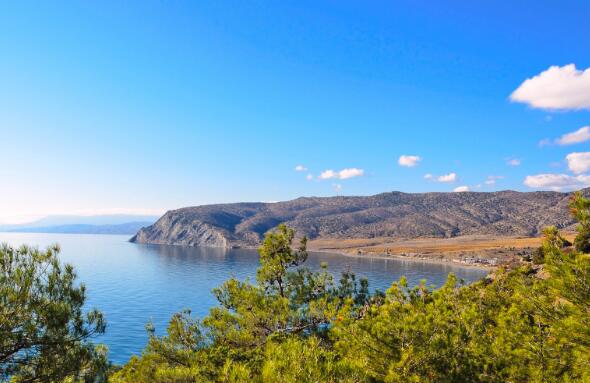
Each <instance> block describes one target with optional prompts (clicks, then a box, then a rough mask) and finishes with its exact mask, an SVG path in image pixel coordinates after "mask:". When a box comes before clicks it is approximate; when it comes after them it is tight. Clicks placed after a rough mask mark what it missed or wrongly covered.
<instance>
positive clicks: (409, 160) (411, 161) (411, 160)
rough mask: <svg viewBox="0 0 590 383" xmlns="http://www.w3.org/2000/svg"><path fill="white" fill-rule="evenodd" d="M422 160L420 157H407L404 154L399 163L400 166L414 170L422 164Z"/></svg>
mask: <svg viewBox="0 0 590 383" xmlns="http://www.w3.org/2000/svg"><path fill="white" fill-rule="evenodd" d="M421 160H422V158H421V157H420V156H407V155H405V154H404V155H401V156H400V157H399V160H398V161H397V163H398V164H399V166H405V167H408V168H413V167H414V166H416V165H418V162H420V161H421Z"/></svg>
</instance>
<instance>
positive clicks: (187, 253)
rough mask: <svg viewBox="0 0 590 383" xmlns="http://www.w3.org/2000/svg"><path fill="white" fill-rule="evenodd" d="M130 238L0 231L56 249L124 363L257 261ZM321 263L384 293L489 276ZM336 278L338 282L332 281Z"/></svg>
mask: <svg viewBox="0 0 590 383" xmlns="http://www.w3.org/2000/svg"><path fill="white" fill-rule="evenodd" d="M128 238H129V237H128V236H120V235H79V234H78V235H76V234H37V233H0V242H7V243H9V244H11V245H15V246H17V245H21V244H29V245H35V246H39V247H41V248H43V247H46V246H48V245H50V244H53V243H59V244H60V245H61V247H62V252H61V259H62V260H63V261H65V262H68V263H71V264H73V265H74V266H75V267H76V270H77V271H78V275H79V279H80V281H82V282H84V283H85V284H86V287H87V291H88V294H87V295H88V304H89V307H97V308H99V309H100V310H101V311H102V312H103V313H104V314H105V316H106V319H107V321H108V327H107V333H106V334H105V335H104V336H101V337H100V338H98V339H96V342H102V343H105V344H107V345H108V346H109V349H110V357H111V359H112V360H113V361H114V362H115V363H124V362H126V361H127V360H128V359H129V357H130V356H131V355H132V354H139V353H141V350H142V349H143V347H144V346H145V344H146V341H147V335H146V332H145V324H146V323H147V322H148V321H150V320H152V321H153V323H154V324H155V326H156V331H157V332H158V333H163V332H164V330H165V328H166V325H167V322H168V320H169V319H170V317H171V315H172V314H173V313H175V312H178V311H180V310H182V309H185V308H190V309H191V310H192V311H193V313H194V314H195V315H198V316H204V315H206V314H207V312H208V310H209V308H210V307H211V306H213V305H215V303H216V302H215V300H214V298H213V296H212V294H211V289H213V288H214V287H216V286H219V285H220V284H221V283H222V282H223V281H225V280H226V279H227V278H229V277H230V276H235V277H237V278H239V279H245V278H247V277H250V278H254V277H255V275H256V268H257V267H258V255H257V253H256V251H253V250H242V249H231V250H224V249H211V248H194V247H179V246H159V245H136V244H133V243H129V242H127V239H128ZM322 261H325V262H327V263H328V265H329V269H330V270H331V271H332V272H333V273H334V274H335V275H336V274H339V273H340V272H341V271H344V270H347V269H351V270H352V271H354V272H355V273H356V274H357V275H358V276H365V277H367V278H368V279H369V282H370V285H371V286H372V287H373V288H379V289H381V290H385V289H386V288H387V287H389V285H391V283H392V282H393V281H395V280H398V279H399V278H400V277H401V276H402V275H405V276H406V277H407V278H408V281H409V282H410V283H411V284H415V283H417V282H418V281H420V280H421V279H426V280H427V281H428V283H429V284H434V285H440V284H441V283H442V282H444V280H445V279H446V276H447V274H448V273H449V272H453V273H455V274H456V275H457V276H458V277H459V278H463V279H464V280H465V281H467V282H470V281H474V280H477V279H479V278H481V277H483V276H484V275H485V274H486V271H483V270H479V269H469V268H462V267H458V266H453V265H439V264H428V263H422V262H411V261H405V260H398V259H362V258H353V257H345V256H340V255H335V254H324V253H314V254H311V255H310V257H309V260H308V262H307V265H308V266H309V267H311V268H315V269H317V268H318V267H319V264H320V262H322ZM335 279H336V280H338V278H335Z"/></svg>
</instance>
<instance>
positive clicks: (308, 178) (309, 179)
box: [305, 173, 313, 181]
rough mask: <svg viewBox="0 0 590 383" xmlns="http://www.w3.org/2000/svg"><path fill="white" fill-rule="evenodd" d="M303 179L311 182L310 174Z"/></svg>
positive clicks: (311, 176)
mask: <svg viewBox="0 0 590 383" xmlns="http://www.w3.org/2000/svg"><path fill="white" fill-rule="evenodd" d="M305 179H306V180H308V181H311V180H313V175H312V174H311V173H310V174H308V175H306V176H305Z"/></svg>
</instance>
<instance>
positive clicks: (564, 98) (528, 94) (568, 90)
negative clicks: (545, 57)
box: [510, 64, 590, 110]
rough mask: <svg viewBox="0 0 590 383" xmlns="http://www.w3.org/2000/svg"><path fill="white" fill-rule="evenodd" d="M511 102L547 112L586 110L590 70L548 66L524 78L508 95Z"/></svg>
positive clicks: (589, 94)
mask: <svg viewBox="0 0 590 383" xmlns="http://www.w3.org/2000/svg"><path fill="white" fill-rule="evenodd" d="M510 100H512V101H513V102H521V103H524V104H527V105H529V106H531V107H533V108H538V109H547V110H576V109H590V68H588V69H586V70H583V71H582V70H578V69H576V66H575V64H569V65H565V66H562V67H560V66H551V67H549V69H547V70H545V71H543V72H541V73H540V74H538V75H536V76H533V77H532V78H529V79H526V80H525V81H524V82H523V83H522V84H520V86H519V87H518V88H517V89H516V90H515V91H514V92H513V93H512V94H511V95H510Z"/></svg>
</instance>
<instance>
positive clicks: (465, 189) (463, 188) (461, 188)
mask: <svg viewBox="0 0 590 383" xmlns="http://www.w3.org/2000/svg"><path fill="white" fill-rule="evenodd" d="M453 191H454V192H455V193H461V192H468V191H469V186H457V187H456V188H454V189H453Z"/></svg>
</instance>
